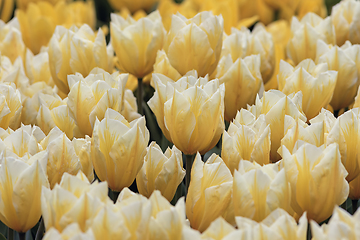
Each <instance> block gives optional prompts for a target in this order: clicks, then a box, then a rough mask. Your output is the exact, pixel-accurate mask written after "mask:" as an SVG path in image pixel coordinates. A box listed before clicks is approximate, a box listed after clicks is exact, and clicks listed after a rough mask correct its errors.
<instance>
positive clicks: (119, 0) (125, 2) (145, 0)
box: [109, 0, 159, 13]
mask: <svg viewBox="0 0 360 240" xmlns="http://www.w3.org/2000/svg"><path fill="white" fill-rule="evenodd" d="M158 1H159V0H109V3H110V5H111V7H112V8H113V9H116V10H120V9H121V8H123V7H126V8H127V9H129V11H130V12H132V13H133V12H136V11H137V10H140V9H144V10H145V11H149V10H150V9H151V8H152V7H153V6H154V5H155V4H156V3H157V2H158Z"/></svg>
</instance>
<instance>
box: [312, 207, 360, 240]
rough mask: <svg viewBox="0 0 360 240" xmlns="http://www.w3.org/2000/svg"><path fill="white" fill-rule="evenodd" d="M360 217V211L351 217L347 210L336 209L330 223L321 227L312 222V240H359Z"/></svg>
mask: <svg viewBox="0 0 360 240" xmlns="http://www.w3.org/2000/svg"><path fill="white" fill-rule="evenodd" d="M359 215H360V211H357V212H356V213H355V214H354V215H353V216H351V215H350V214H349V213H348V212H347V211H346V210H344V209H341V208H340V207H335V208H334V211H333V213H332V217H331V218H330V221H329V222H328V223H325V224H322V225H321V226H319V225H318V224H317V223H316V222H314V221H311V222H310V226H311V233H312V237H313V238H312V239H313V240H320V239H329V240H335V239H358V238H359V235H360V231H359V227H360V221H359V217H360V216H359Z"/></svg>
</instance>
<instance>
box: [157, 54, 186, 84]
mask: <svg viewBox="0 0 360 240" xmlns="http://www.w3.org/2000/svg"><path fill="white" fill-rule="evenodd" d="M154 73H157V74H159V73H160V74H162V75H165V76H167V77H168V78H171V79H172V80H173V81H177V80H178V79H180V78H181V77H182V76H181V75H180V73H179V72H178V71H177V70H176V69H175V68H174V67H173V66H171V64H170V61H169V58H168V57H167V55H166V53H165V51H164V50H159V51H158V52H157V54H156V59H155V63H154Z"/></svg>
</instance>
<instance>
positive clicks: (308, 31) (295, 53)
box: [287, 12, 335, 69]
mask: <svg viewBox="0 0 360 240" xmlns="http://www.w3.org/2000/svg"><path fill="white" fill-rule="evenodd" d="M291 32H292V38H291V39H290V41H289V43H288V45H287V55H288V57H289V58H290V59H291V60H292V61H293V63H294V64H296V65H297V64H299V63H300V62H301V61H302V60H304V59H307V58H310V59H312V60H315V57H316V49H317V46H316V45H317V41H318V39H321V40H323V41H324V42H325V43H326V44H335V30H334V26H333V25H332V23H331V19H330V17H327V18H325V19H322V18H321V17H319V16H318V15H316V14H315V13H311V12H310V13H308V14H306V15H305V16H304V17H303V18H302V19H301V20H299V19H298V18H297V17H293V18H292V20H291ZM329 68H330V69H331V67H330V66H329Z"/></svg>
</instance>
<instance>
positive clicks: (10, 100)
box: [0, 83, 22, 129]
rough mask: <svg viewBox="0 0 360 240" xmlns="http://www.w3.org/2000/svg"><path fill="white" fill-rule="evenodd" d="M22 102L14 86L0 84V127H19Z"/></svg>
mask: <svg viewBox="0 0 360 240" xmlns="http://www.w3.org/2000/svg"><path fill="white" fill-rule="evenodd" d="M21 111H22V100H21V94H20V92H19V90H17V89H16V87H15V85H14V84H5V83H0V127H2V128H4V129H6V128H8V127H10V128H12V129H17V128H18V127H20V120H21Z"/></svg>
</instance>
